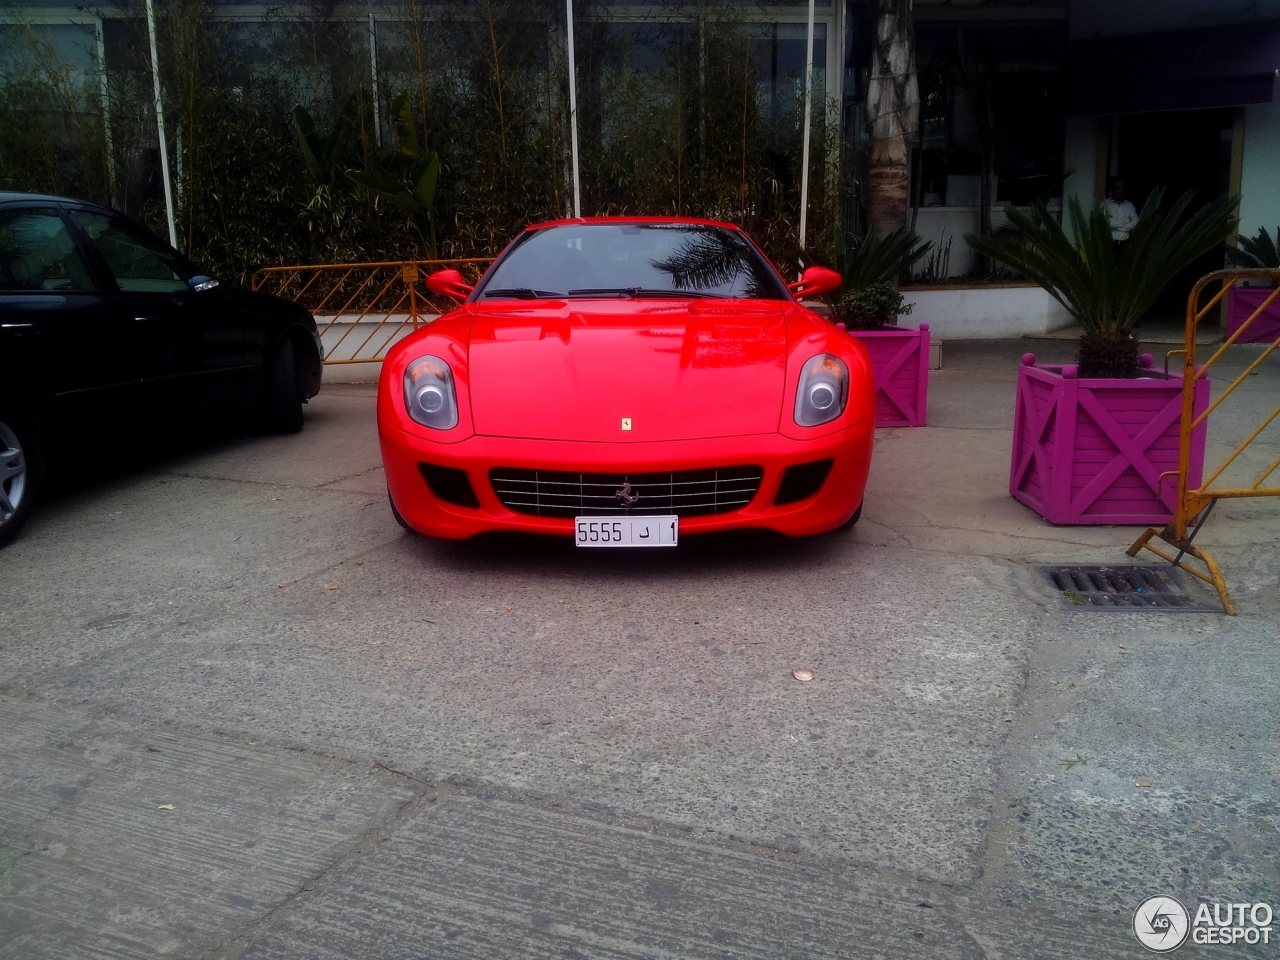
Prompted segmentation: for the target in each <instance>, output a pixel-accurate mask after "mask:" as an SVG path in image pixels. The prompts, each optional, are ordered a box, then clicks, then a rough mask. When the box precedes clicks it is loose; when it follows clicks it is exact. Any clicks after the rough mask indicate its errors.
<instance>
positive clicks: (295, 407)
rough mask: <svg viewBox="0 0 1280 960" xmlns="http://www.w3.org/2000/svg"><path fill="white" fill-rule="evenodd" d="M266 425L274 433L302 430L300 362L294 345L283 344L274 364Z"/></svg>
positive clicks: (284, 342)
mask: <svg viewBox="0 0 1280 960" xmlns="http://www.w3.org/2000/svg"><path fill="white" fill-rule="evenodd" d="M262 413H263V416H262V419H263V425H264V426H265V427H266V428H267V430H269V431H270V432H271V433H297V432H298V431H299V430H301V429H302V393H301V390H300V389H299V384H298V360H297V358H296V357H295V356H294V353H293V344H292V343H291V342H290V341H289V340H285V341H283V342H282V343H281V344H280V346H279V347H278V348H277V349H276V353H275V356H274V357H273V358H272V360H271V375H270V376H269V377H268V379H267V395H266V399H265V401H264V403H263V411H262Z"/></svg>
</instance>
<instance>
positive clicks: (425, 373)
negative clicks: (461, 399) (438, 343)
mask: <svg viewBox="0 0 1280 960" xmlns="http://www.w3.org/2000/svg"><path fill="white" fill-rule="evenodd" d="M404 406H405V409H406V410H408V411H409V416H411V417H413V419H414V420H416V421H418V423H420V424H422V425H423V426H424V427H432V428H434V429H436V430H450V429H452V428H453V427H456V426H457V425H458V395H457V393H455V392H454V389H453V373H452V371H450V369H449V365H448V364H447V363H445V362H444V361H443V360H441V359H440V358H439V357H419V358H418V359H417V360H415V361H413V363H411V364H409V366H408V367H407V368H406V369H405V371H404Z"/></svg>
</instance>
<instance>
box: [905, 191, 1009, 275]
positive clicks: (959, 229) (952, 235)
mask: <svg viewBox="0 0 1280 960" xmlns="http://www.w3.org/2000/svg"><path fill="white" fill-rule="evenodd" d="M981 211H982V208H981V207H978V206H975V207H921V208H920V213H919V216H918V217H916V233H917V234H919V235H920V236H921V237H923V238H924V239H925V240H931V241H933V245H934V250H930V251H929V253H930V254H932V253H933V252H934V251H935V250H939V249H941V248H942V247H943V246H945V245H946V242H947V241H948V240H950V241H951V260H950V263H949V264H948V269H947V276H948V277H962V276H964V275H965V274H966V273H968V272H969V271H970V270H971V269H972V268H973V251H972V250H970V249H969V244H968V243H966V242H965V239H964V235H965V234H966V233H977V232H978V228H979V223H978V214H979V213H980V212H981ZM1008 222H1009V220H1008V218H1007V217H1006V216H1005V213H1004V207H1003V206H999V207H994V206H993V207H992V208H991V226H992V227H993V228H995V227H1002V226H1004V225H1005V224H1007V223H1008ZM923 268H924V261H923V260H921V261H920V262H918V263H917V264H916V265H915V270H917V271H919V270H922V269H923Z"/></svg>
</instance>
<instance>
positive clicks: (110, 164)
mask: <svg viewBox="0 0 1280 960" xmlns="http://www.w3.org/2000/svg"><path fill="white" fill-rule="evenodd" d="M93 38H94V40H95V41H97V45H98V79H99V81H100V84H101V92H102V139H103V145H104V146H105V147H106V149H107V180H108V181H109V182H108V183H107V196H108V197H109V198H110V200H111V205H112V206H113V207H114V206H115V205H116V152H115V148H114V146H112V142H111V96H110V90H109V89H108V86H107V41H106V38H105V37H104V36H103V35H102V18H101V17H99V18H98V19H97V21H96V22H95V23H94V28H93Z"/></svg>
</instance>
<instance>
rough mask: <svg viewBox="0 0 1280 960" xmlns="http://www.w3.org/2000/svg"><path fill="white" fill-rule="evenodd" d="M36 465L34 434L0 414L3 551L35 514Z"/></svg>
mask: <svg viewBox="0 0 1280 960" xmlns="http://www.w3.org/2000/svg"><path fill="white" fill-rule="evenodd" d="M36 462H37V459H36V447H35V440H34V438H33V436H32V434H31V432H30V431H29V430H27V428H26V425H25V424H24V423H23V422H22V421H20V420H18V419H17V418H15V417H12V416H9V415H7V414H6V413H5V412H4V411H3V410H0V547H2V546H4V545H5V544H6V543H9V542H10V541H11V540H13V538H14V537H16V536H17V535H18V532H19V531H20V530H21V529H22V525H23V524H24V523H26V522H27V517H28V516H29V515H30V514H31V504H32V502H33V501H34V500H35V492H36V490H35V473H36V471H35V466H36Z"/></svg>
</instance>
